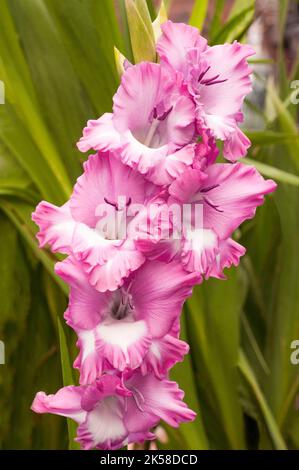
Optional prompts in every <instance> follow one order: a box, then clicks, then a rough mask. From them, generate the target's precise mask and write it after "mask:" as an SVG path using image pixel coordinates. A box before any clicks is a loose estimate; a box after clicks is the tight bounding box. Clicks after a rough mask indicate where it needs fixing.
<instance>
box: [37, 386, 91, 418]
mask: <svg viewBox="0 0 299 470" xmlns="http://www.w3.org/2000/svg"><path fill="white" fill-rule="evenodd" d="M83 392H84V387H75V386H73V385H70V386H68V387H64V388H62V389H60V390H59V391H58V392H57V393H56V394H55V395H46V394H45V393H44V392H38V393H37V394H36V396H35V398H34V401H33V403H32V405H31V409H32V410H33V411H35V413H53V414H56V415H60V416H65V417H66V418H72V419H74V420H75V421H76V422H77V423H82V422H83V421H84V420H85V418H86V411H84V410H83V409H82V407H81V398H82V395H83Z"/></svg>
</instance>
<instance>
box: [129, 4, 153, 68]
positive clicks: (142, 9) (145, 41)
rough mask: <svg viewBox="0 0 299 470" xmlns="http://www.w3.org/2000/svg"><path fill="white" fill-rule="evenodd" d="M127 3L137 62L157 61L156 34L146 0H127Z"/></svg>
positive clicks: (133, 48)
mask: <svg viewBox="0 0 299 470" xmlns="http://www.w3.org/2000/svg"><path fill="white" fill-rule="evenodd" d="M125 4H126V12H127V18H128V25H129V30H130V37H131V45H132V50H133V55H134V60H135V63H138V62H142V61H144V60H147V61H150V62H155V61H156V49H155V36H154V31H153V27H152V22H151V18H150V15H149V12H148V9H147V5H146V2H145V0H136V1H134V0H126V3H125Z"/></svg>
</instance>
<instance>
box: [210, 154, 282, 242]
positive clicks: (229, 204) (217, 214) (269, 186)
mask: <svg viewBox="0 0 299 470" xmlns="http://www.w3.org/2000/svg"><path fill="white" fill-rule="evenodd" d="M206 173H207V175H208V178H207V179H206V181H205V187H211V188H212V187H213V188H212V189H211V190H210V191H208V192H205V194H204V197H205V199H206V201H208V203H204V205H203V217H204V226H205V227H207V228H211V229H213V230H214V231H215V232H216V233H217V234H218V236H219V237H220V238H221V239H226V238H228V237H229V236H230V235H231V234H232V232H233V231H234V230H235V229H236V228H237V227H238V226H239V225H240V224H241V223H242V222H244V220H246V219H251V218H252V217H254V215H255V212H256V208H257V206H260V205H261V204H263V202H264V195H265V194H268V193H271V192H273V191H274V190H275V188H276V184H275V183H274V181H272V180H265V179H264V178H263V177H262V176H261V175H260V174H259V172H258V171H257V170H256V169H255V168H254V167H253V166H249V165H244V164H242V163H235V164H233V165H232V164H228V163H224V164H223V163H219V164H214V165H211V166H209V167H208V168H207V170H206Z"/></svg>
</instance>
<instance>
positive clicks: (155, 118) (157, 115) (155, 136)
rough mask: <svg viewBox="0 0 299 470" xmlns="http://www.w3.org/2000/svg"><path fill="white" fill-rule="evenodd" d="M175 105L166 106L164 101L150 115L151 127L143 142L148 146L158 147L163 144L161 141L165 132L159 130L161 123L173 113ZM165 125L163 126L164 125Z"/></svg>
mask: <svg viewBox="0 0 299 470" xmlns="http://www.w3.org/2000/svg"><path fill="white" fill-rule="evenodd" d="M172 109H173V106H166V104H165V103H164V101H161V102H160V103H159V104H157V105H156V106H155V107H154V109H153V110H152V112H151V115H150V117H149V122H150V127H149V129H148V131H147V133H146V136H145V138H144V141H143V144H144V145H146V146H147V147H152V148H158V147H161V146H162V145H163V142H162V141H161V139H162V136H163V134H165V133H164V132H159V129H160V127H161V124H162V123H163V121H165V120H166V119H167V117H168V116H169V114H170V113H171V111H172ZM162 127H163V126H162Z"/></svg>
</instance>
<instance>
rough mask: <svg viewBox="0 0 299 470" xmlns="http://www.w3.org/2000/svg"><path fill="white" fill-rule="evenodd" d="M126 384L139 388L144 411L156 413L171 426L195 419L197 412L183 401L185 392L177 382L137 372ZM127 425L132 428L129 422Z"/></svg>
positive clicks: (129, 386) (141, 405)
mask: <svg viewBox="0 0 299 470" xmlns="http://www.w3.org/2000/svg"><path fill="white" fill-rule="evenodd" d="M126 386H127V387H128V388H129V389H130V388H131V387H132V388H133V390H134V389H135V390H138V395H139V394H140V397H141V396H142V397H143V399H142V400H141V401H140V407H141V409H142V412H143V413H149V414H152V415H155V416H157V417H158V418H160V419H163V420H164V421H165V422H166V423H167V424H169V425H170V426H173V427H178V425H179V424H180V423H182V422H187V421H193V420H194V419H195V417H196V413H194V412H193V411H192V410H190V409H189V408H188V406H187V405H186V404H185V403H184V402H183V397H184V393H183V392H182V391H181V390H180V389H179V388H178V385H177V384H176V383H175V382H170V381H169V380H166V379H164V380H159V379H157V378H156V377H155V376H153V375H150V374H149V375H146V376H142V375H141V374H138V373H135V374H133V376H132V378H131V379H129V380H128V381H127V382H126ZM130 400H132V399H130ZM127 425H128V427H129V428H130V425H129V423H128V424H127Z"/></svg>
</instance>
